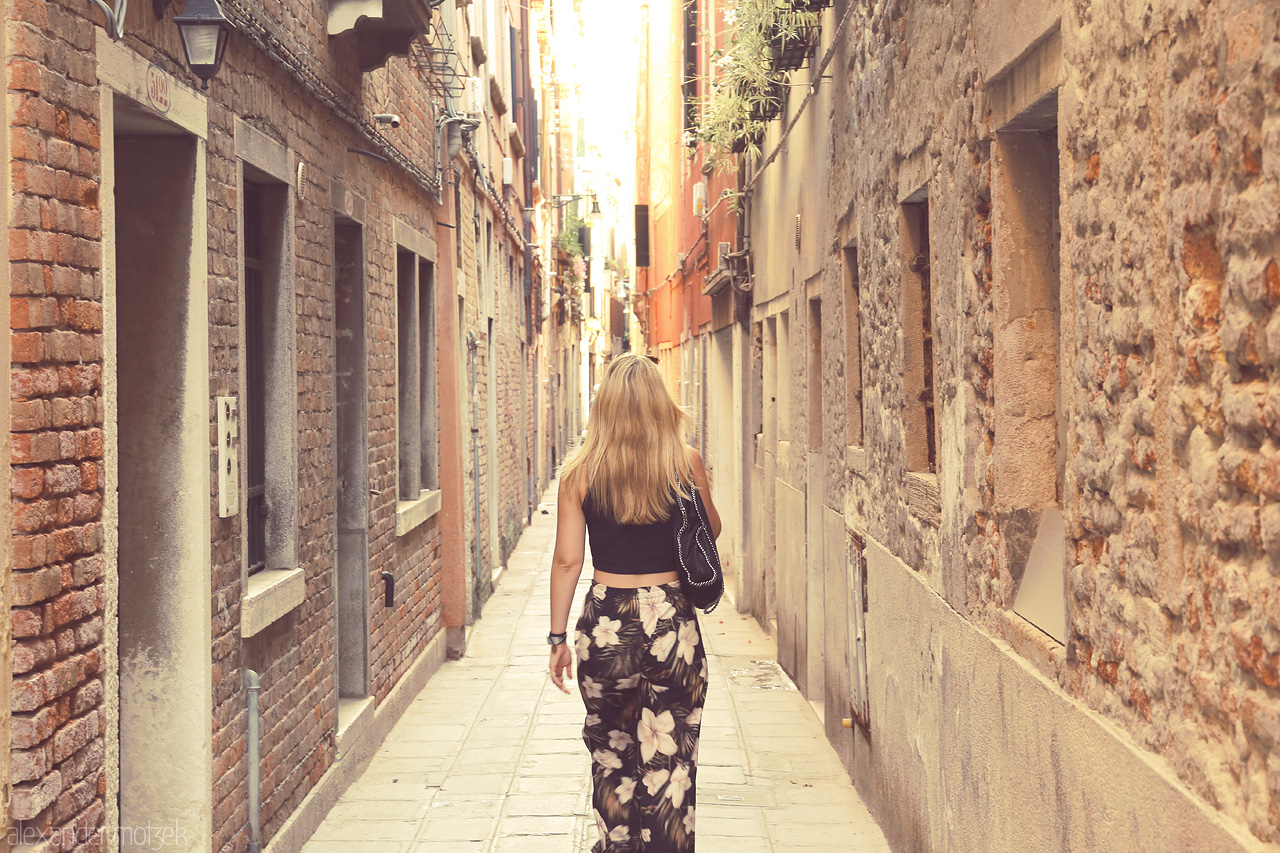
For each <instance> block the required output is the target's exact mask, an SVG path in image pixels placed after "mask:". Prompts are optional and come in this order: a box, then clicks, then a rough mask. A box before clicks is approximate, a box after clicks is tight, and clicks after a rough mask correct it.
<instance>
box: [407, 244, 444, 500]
mask: <svg viewBox="0 0 1280 853" xmlns="http://www.w3.org/2000/svg"><path fill="white" fill-rule="evenodd" d="M434 285H435V282H434V268H433V265H432V264H431V262H430V261H427V260H424V259H423V258H421V257H419V256H418V255H417V254H415V253H413V252H411V251H409V250H407V249H404V248H401V249H399V250H398V252H397V253H396V356H397V377H396V378H397V389H396V391H397V393H396V429H397V434H398V439H397V446H396V453H397V466H396V470H397V473H398V476H397V481H398V486H397V493H398V497H399V499H400V500H401V501H416V500H419V499H421V498H422V497H423V495H424V493H426V492H431V491H435V490H436V489H438V488H439V483H440V481H439V476H440V475H439V415H438V411H437V402H436V364H437V357H436V334H435V292H434V291H435V288H434Z"/></svg>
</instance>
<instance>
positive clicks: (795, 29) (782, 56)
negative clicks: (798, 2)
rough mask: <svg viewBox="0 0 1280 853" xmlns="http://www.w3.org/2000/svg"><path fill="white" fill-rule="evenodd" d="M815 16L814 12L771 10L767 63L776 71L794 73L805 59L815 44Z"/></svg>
mask: <svg viewBox="0 0 1280 853" xmlns="http://www.w3.org/2000/svg"><path fill="white" fill-rule="evenodd" d="M818 16H819V13H818V12H816V11H807V10H800V9H778V8H776V7H775V8H774V9H773V10H772V14H771V15H769V16H768V24H767V25H768V30H767V31H766V37H767V39H768V43H769V62H770V65H771V66H772V68H773V69H774V70H775V71H795V70H797V69H799V68H800V67H801V66H803V65H804V63H805V61H806V60H808V58H809V52H810V50H811V49H812V48H813V43H814V42H815V41H817V38H816V36H817V31H818Z"/></svg>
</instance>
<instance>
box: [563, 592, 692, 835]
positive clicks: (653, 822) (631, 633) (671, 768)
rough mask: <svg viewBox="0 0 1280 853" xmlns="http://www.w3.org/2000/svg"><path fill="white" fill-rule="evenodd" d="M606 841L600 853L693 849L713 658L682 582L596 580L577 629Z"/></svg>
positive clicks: (586, 732)
mask: <svg viewBox="0 0 1280 853" xmlns="http://www.w3.org/2000/svg"><path fill="white" fill-rule="evenodd" d="M575 641H576V643H577V653H578V685H579V687H580V688H581V690H582V700H583V702H584V703H585V704H586V706H587V719H586V725H585V726H583V729H582V739H583V740H584V741H585V742H586V744H587V749H589V750H590V751H591V776H592V800H593V804H594V806H595V818H596V824H597V825H598V826H599V828H600V841H599V842H598V843H597V844H596V846H595V847H594V848H592V853H689V851H692V850H693V824H694V800H695V792H696V790H697V786H696V782H697V777H698V730H699V728H700V726H701V723H702V704H703V702H704V701H705V699H706V695H707V658H706V652H705V650H704V648H703V645H702V638H701V637H700V636H699V635H698V620H697V617H696V616H695V615H694V612H693V605H692V604H690V602H689V600H688V599H687V598H685V596H684V594H683V593H682V592H681V590H680V584H679V583H678V582H674V583H669V584H663V585H662V586H650V587H642V588H639V589H627V588H622V587H609V586H605V585H604V584H599V583H596V584H592V586H591V589H590V590H589V591H588V592H587V596H586V601H585V603H584V604H583V607H582V617H581V618H580V619H579V620H578V624H577V631H576V633H575Z"/></svg>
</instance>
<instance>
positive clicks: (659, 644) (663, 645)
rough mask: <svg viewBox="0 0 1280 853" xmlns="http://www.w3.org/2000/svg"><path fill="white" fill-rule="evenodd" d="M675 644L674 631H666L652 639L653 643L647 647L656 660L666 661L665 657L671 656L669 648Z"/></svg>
mask: <svg viewBox="0 0 1280 853" xmlns="http://www.w3.org/2000/svg"><path fill="white" fill-rule="evenodd" d="M675 646H676V632H675V631H668V632H667V633H665V634H663V635H662V636H661V637H659V638H658V639H656V640H654V641H653V645H652V646H651V647H650V648H649V654H651V655H653V656H654V657H655V658H657V659H658V660H660V661H662V662H663V663H666V660H667V658H669V657H671V650H672V649H674V648H675Z"/></svg>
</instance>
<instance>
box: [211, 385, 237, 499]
mask: <svg viewBox="0 0 1280 853" xmlns="http://www.w3.org/2000/svg"><path fill="white" fill-rule="evenodd" d="M217 406H218V517H219V518H230V517H231V516H233V515H235V514H236V513H238V512H240V403H239V401H238V400H237V399H236V398H235V397H218V398H217Z"/></svg>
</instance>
